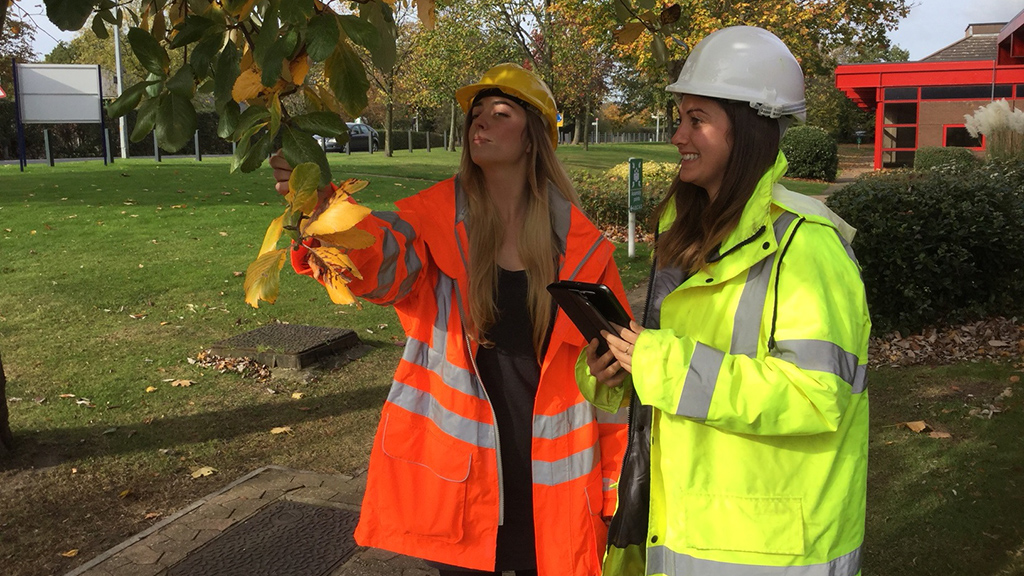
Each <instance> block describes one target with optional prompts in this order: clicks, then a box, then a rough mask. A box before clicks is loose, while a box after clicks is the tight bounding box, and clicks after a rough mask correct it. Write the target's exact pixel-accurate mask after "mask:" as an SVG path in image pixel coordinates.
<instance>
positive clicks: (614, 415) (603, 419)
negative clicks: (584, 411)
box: [595, 406, 629, 424]
mask: <svg viewBox="0 0 1024 576" xmlns="http://www.w3.org/2000/svg"><path fill="white" fill-rule="evenodd" d="M595 412H597V423H598V424H629V408H627V407H625V406H623V407H622V408H619V409H618V410H617V411H615V412H605V411H604V410H595Z"/></svg>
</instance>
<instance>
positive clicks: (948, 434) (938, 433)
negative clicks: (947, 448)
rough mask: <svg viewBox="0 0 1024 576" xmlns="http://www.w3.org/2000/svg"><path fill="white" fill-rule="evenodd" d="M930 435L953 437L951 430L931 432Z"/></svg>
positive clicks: (934, 436)
mask: <svg viewBox="0 0 1024 576" xmlns="http://www.w3.org/2000/svg"><path fill="white" fill-rule="evenodd" d="M928 436H930V437H932V438H952V437H953V435H952V434H950V433H949V432H929V433H928Z"/></svg>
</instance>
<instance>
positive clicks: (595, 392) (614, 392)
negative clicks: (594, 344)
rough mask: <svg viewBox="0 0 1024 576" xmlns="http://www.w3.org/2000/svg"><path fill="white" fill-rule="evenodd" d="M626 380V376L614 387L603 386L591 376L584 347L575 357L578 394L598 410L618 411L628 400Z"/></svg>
mask: <svg viewBox="0 0 1024 576" xmlns="http://www.w3.org/2000/svg"><path fill="white" fill-rule="evenodd" d="M628 380H629V379H628V378H627V381H626V382H623V383H622V385H620V386H616V387H614V388H613V387H611V386H605V385H604V384H601V383H600V382H598V381H597V378H594V377H593V376H591V374H590V367H589V366H587V350H586V348H584V349H583V351H582V352H580V355H579V357H578V358H576V385H577V386H578V387H579V389H580V394H582V395H583V397H584V398H586V400H587V402H590V403H591V404H593V405H594V406H596V407H597V408H598V409H600V410H604V411H605V412H612V413H614V412H618V411H619V408H621V407H623V406H625V405H626V403H628V402H629V397H628V396H627V395H626V388H627V384H628Z"/></svg>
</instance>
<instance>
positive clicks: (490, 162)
mask: <svg viewBox="0 0 1024 576" xmlns="http://www.w3.org/2000/svg"><path fill="white" fill-rule="evenodd" d="M526 114H527V112H526V110H524V109H523V108H522V106H520V105H519V104H516V103H515V102H513V101H512V100H511V99H509V98H505V97H503V96H485V97H484V98H481V99H480V100H478V101H477V102H476V103H475V104H474V105H473V108H472V110H470V120H471V124H470V127H469V155H470V158H472V159H473V163H474V164H476V165H477V166H480V167H481V168H487V167H490V166H500V165H508V164H515V163H517V162H519V161H521V160H523V158H524V157H525V155H526V152H527V151H528V149H529V145H528V144H527V139H526Z"/></svg>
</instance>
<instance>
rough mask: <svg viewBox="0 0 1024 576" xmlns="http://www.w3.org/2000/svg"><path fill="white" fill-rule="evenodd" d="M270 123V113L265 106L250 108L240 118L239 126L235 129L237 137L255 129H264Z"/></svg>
mask: <svg viewBox="0 0 1024 576" xmlns="http://www.w3.org/2000/svg"><path fill="white" fill-rule="evenodd" d="M269 121H270V111H269V110H267V109H266V108H264V107H263V106H249V107H248V108H246V109H245V111H244V112H242V114H241V116H239V118H238V126H236V127H235V136H236V138H237V137H239V135H240V134H242V133H244V132H246V131H247V130H250V129H251V128H253V127H258V128H263V127H264V126H266V125H267V122H269Z"/></svg>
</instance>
